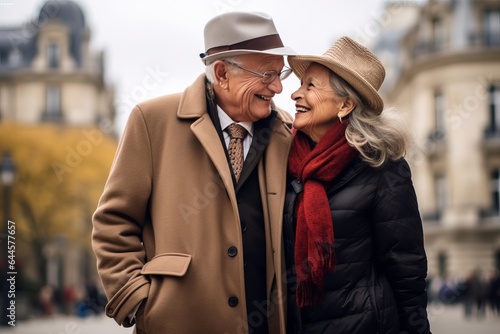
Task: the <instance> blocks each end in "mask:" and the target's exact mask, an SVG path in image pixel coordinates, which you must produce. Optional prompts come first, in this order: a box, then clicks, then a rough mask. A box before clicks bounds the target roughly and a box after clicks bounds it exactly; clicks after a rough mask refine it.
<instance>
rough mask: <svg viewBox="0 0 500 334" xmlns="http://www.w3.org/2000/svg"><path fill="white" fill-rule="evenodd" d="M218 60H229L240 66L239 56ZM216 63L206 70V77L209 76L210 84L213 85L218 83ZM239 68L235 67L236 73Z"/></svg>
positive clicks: (208, 66)
mask: <svg viewBox="0 0 500 334" xmlns="http://www.w3.org/2000/svg"><path fill="white" fill-rule="evenodd" d="M218 60H229V61H231V62H233V63H235V64H238V65H239V64H240V63H239V61H238V56H233V57H228V58H223V59H218ZM214 63H215V62H213V63H211V64H210V65H207V67H206V68H205V75H206V76H207V80H208V82H210V83H211V84H212V85H213V84H215V83H216V81H215V70H214ZM238 70H239V68H237V67H234V72H237V71H238Z"/></svg>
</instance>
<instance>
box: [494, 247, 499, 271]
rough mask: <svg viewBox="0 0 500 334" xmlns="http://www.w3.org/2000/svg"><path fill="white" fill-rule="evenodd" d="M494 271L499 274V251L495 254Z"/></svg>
mask: <svg viewBox="0 0 500 334" xmlns="http://www.w3.org/2000/svg"><path fill="white" fill-rule="evenodd" d="M495 269H496V270H497V271H498V272H500V249H497V251H496V252H495Z"/></svg>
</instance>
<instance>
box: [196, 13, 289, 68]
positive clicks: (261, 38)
mask: <svg viewBox="0 0 500 334" xmlns="http://www.w3.org/2000/svg"><path fill="white" fill-rule="evenodd" d="M204 37H205V52H204V53H201V54H200V57H201V60H202V61H203V63H204V64H205V65H210V64H211V63H213V62H214V61H216V60H218V59H223V58H227V57H232V56H238V55H243V54H248V53H260V54H271V55H278V56H289V55H296V54H297V53H296V52H295V51H294V50H293V49H291V48H289V47H287V46H284V45H283V42H282V41H281V38H280V35H279V34H278V31H277V30H276V26H275V25H274V22H273V19H272V18H271V17H270V16H269V15H267V14H264V13H258V12H228V13H224V14H221V15H218V16H216V17H214V18H212V19H211V20H210V21H208V22H207V24H206V25H205V30H204Z"/></svg>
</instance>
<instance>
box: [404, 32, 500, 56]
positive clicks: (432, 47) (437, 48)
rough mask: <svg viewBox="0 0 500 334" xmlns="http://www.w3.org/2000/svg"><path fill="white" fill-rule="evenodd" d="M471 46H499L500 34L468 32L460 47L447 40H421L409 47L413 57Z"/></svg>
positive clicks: (466, 48)
mask: <svg viewBox="0 0 500 334" xmlns="http://www.w3.org/2000/svg"><path fill="white" fill-rule="evenodd" d="M472 48H486V49H489V48H500V35H495V34H488V33H482V34H470V35H469V36H467V41H466V45H465V46H460V47H459V46H457V45H455V44H453V43H450V42H448V41H439V40H432V39H429V40H423V41H420V42H418V43H416V44H415V45H414V47H413V48H412V49H411V56H412V57H413V59H415V58H418V57H421V56H425V55H432V54H437V53H440V52H447V51H458V50H470V49H472Z"/></svg>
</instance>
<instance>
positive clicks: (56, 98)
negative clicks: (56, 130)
mask: <svg viewBox="0 0 500 334" xmlns="http://www.w3.org/2000/svg"><path fill="white" fill-rule="evenodd" d="M60 118H61V92H60V89H59V87H57V86H49V87H48V88H47V120H48V121H58V120H60Z"/></svg>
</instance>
